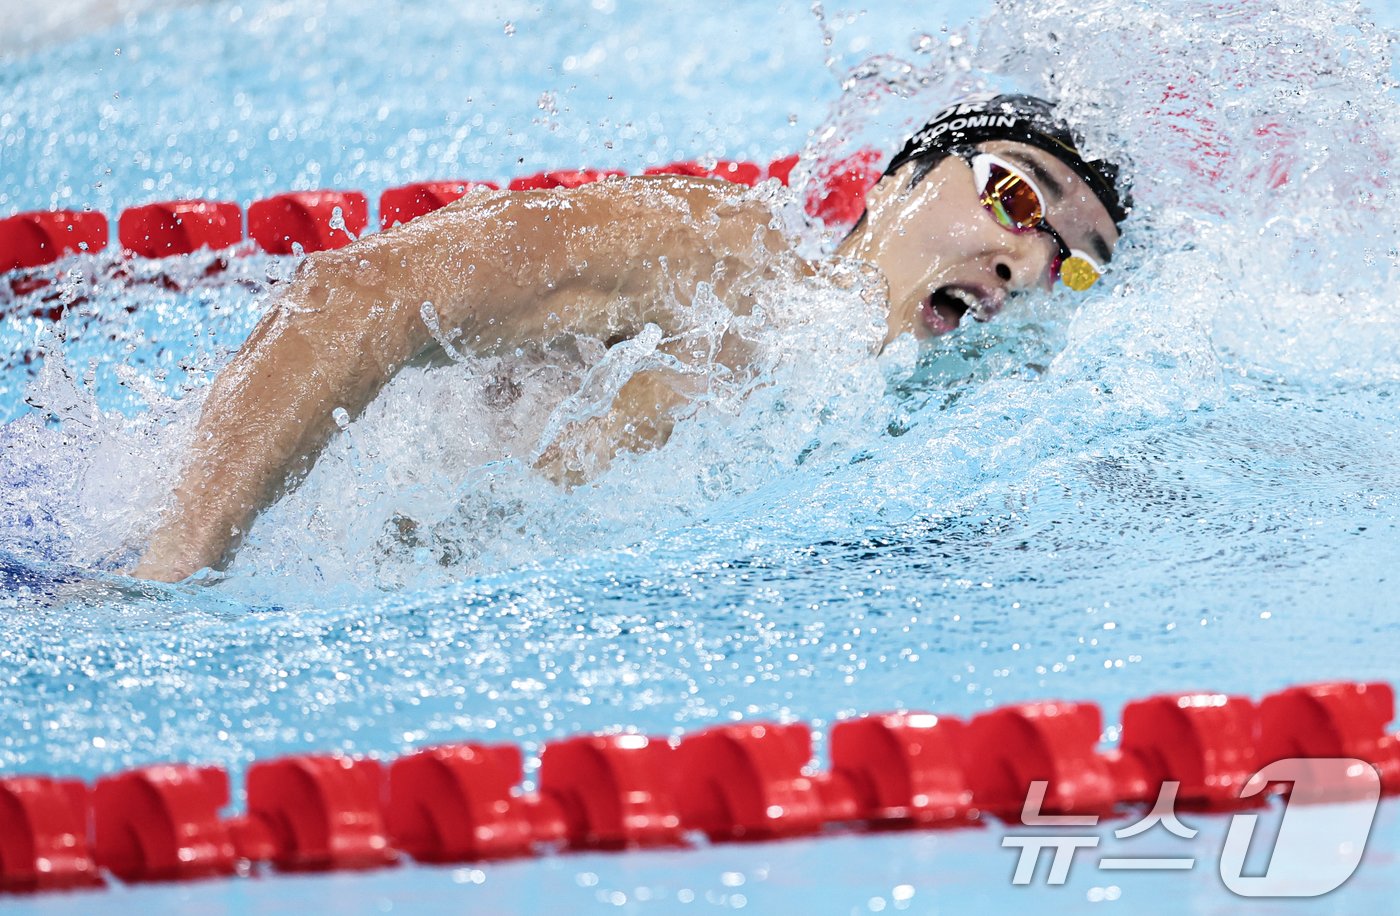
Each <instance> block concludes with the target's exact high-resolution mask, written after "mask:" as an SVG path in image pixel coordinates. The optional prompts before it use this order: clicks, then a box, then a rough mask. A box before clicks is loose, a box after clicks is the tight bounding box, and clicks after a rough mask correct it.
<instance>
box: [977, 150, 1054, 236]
mask: <svg viewBox="0 0 1400 916" xmlns="http://www.w3.org/2000/svg"><path fill="white" fill-rule="evenodd" d="M986 168H987V179H986V181H985V182H984V183H983V185H982V206H984V207H986V208H987V209H988V210H989V211H991V214H992V216H994V217H996V221H997V222H998V223H1000V224H1001V225H1002V226H1003V227H1005V228H1007V229H1015V230H1020V231H1023V232H1024V231H1028V230H1032V229H1038V228H1040V224H1041V223H1042V222H1043V221H1044V219H1045V207H1044V205H1042V204H1041V202H1040V195H1039V194H1037V193H1036V191H1035V187H1034V186H1032V185H1031V183H1030V182H1029V181H1026V180H1025V179H1024V178H1023V177H1022V176H1020V175H1018V174H1017V173H1015V172H1013V171H1011V170H1010V169H1007V168H1006V167H1004V166H1002V165H1000V164H998V163H996V162H989V163H988V164H987V166H986Z"/></svg>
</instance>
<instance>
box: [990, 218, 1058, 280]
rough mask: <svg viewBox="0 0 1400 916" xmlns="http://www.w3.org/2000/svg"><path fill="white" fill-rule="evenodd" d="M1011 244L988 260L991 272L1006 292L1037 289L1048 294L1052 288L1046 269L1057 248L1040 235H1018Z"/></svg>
mask: <svg viewBox="0 0 1400 916" xmlns="http://www.w3.org/2000/svg"><path fill="white" fill-rule="evenodd" d="M1013 238H1014V239H1015V243H1014V244H1011V245H1007V246H1005V247H1003V249H1002V250H1001V251H1000V252H998V253H997V254H996V255H995V256H994V257H993V259H992V269H993V270H994V271H995V273H996V276H997V279H998V280H1000V281H1001V282H1002V284H1003V285H1004V288H1005V289H1006V290H1007V292H1013V293H1014V292H1019V291H1020V290H1023V289H1034V288H1036V287H1039V288H1040V289H1043V290H1045V291H1047V292H1048V291H1049V290H1050V289H1052V288H1053V287H1054V285H1055V278H1054V277H1053V276H1051V273H1050V268H1051V266H1052V265H1053V264H1054V263H1055V256H1056V255H1057V254H1058V253H1059V248H1058V246H1056V245H1055V242H1054V241H1053V240H1052V239H1051V238H1050V237H1049V236H1048V235H1047V234H1046V233H1044V232H1022V233H1017V234H1015V235H1014V236H1013Z"/></svg>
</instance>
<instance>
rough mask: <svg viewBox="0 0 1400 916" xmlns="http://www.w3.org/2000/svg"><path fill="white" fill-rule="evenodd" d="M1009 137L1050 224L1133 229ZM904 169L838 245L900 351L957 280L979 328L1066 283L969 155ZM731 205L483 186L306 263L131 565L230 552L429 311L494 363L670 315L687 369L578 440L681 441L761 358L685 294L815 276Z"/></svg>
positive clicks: (729, 199) (209, 405)
mask: <svg viewBox="0 0 1400 916" xmlns="http://www.w3.org/2000/svg"><path fill="white" fill-rule="evenodd" d="M998 147H1002V149H998V150H997V151H998V152H999V153H1006V154H1008V155H1010V154H1012V153H1015V154H1018V155H1023V156H1027V157H1033V158H1034V159H1035V160H1036V161H1037V162H1038V163H1039V164H1040V165H1041V166H1042V167H1043V168H1044V169H1045V170H1046V171H1047V172H1048V173H1049V174H1050V175H1052V176H1053V177H1054V178H1055V179H1056V181H1057V182H1058V183H1059V190H1060V191H1061V192H1062V193H1060V194H1059V199H1058V200H1057V199H1056V194H1055V192H1054V189H1053V188H1050V187H1047V188H1046V189H1045V190H1046V191H1047V193H1048V194H1049V196H1050V197H1051V198H1052V202H1051V208H1050V211H1049V217H1050V220H1051V222H1052V223H1053V224H1054V225H1055V228H1056V229H1057V230H1058V231H1059V232H1060V233H1061V234H1062V235H1063V236H1065V238H1066V239H1067V240H1069V242H1070V244H1072V245H1076V246H1079V245H1081V244H1085V245H1087V244H1088V243H1087V242H1086V241H1085V239H1086V238H1088V237H1089V236H1090V234H1092V233H1098V234H1099V235H1100V236H1101V237H1102V238H1104V239H1107V242H1108V244H1110V245H1111V244H1112V243H1113V242H1115V241H1116V240H1117V232H1116V230H1115V229H1114V227H1113V222H1112V220H1111V219H1110V218H1109V216H1108V214H1107V212H1106V211H1104V209H1103V207H1102V206H1101V205H1100V204H1099V203H1098V201H1097V199H1096V198H1094V197H1093V195H1092V194H1091V193H1089V191H1088V189H1087V187H1085V186H1084V185H1083V184H1082V182H1080V181H1079V179H1078V178H1077V177H1075V176H1074V175H1073V173H1072V172H1071V171H1070V170H1069V168H1068V167H1067V166H1065V165H1064V164H1063V163H1060V162H1059V161H1058V160H1056V159H1054V158H1053V157H1051V156H1048V155H1046V154H1043V153H1040V152H1039V151H1038V150H1035V149H1034V148H1032V147H1028V146H1024V145H1021V144H1015V143H1008V144H986V148H987V149H997V148H998ZM907 171H908V169H901V170H900V173H897V174H896V175H894V176H890V177H887V178H885V179H883V180H882V181H881V182H880V184H879V185H877V186H876V187H875V188H874V189H872V190H871V192H870V193H869V194H868V195H867V205H868V214H867V219H866V221H865V223H864V224H863V225H862V227H861V228H860V230H859V231H857V232H856V233H854V234H852V235H851V236H850V237H849V238H847V239H846V240H845V242H843V244H842V245H841V247H840V249H839V250H838V252H837V254H838V256H839V257H846V258H856V259H860V260H862V261H866V262H868V263H869V264H871V265H873V266H874V267H875V268H876V270H877V271H878V272H879V274H880V275H881V276H882V277H883V278H884V280H885V284H886V287H887V297H888V301H889V305H890V310H889V333H888V336H887V339H886V342H888V341H889V340H893V339H894V338H895V337H897V336H899V335H900V334H902V333H905V332H913V333H914V334H915V335H916V336H919V337H929V336H932V335H934V334H937V333H942V332H944V331H946V330H950V329H951V328H953V327H956V325H957V321H958V319H959V318H960V317H961V315H953V314H940V310H941V311H942V312H947V308H946V307H941V306H939V305H938V302H941V300H935V301H933V302H931V294H932V293H933V292H934V291H935V290H938V289H939V288H940V287H945V286H946V285H948V284H956V285H957V286H958V287H959V288H966V289H969V290H974V291H975V298H976V300H977V301H978V303H979V305H978V308H976V309H975V310H972V311H973V312H974V317H976V318H979V319H981V320H986V319H988V318H990V317H991V316H992V315H993V314H995V312H996V311H998V310H999V309H1000V308H1001V306H1002V305H1003V303H1004V302H1005V297H1006V295H1007V294H1008V293H1011V292H1015V291H1017V290H1021V289H1033V288H1040V287H1045V286H1047V285H1048V284H1049V282H1050V276H1049V270H1050V264H1051V261H1052V259H1053V257H1054V254H1055V247H1054V245H1053V243H1052V242H1051V241H1050V240H1049V239H1048V237H1046V236H1044V235H1043V234H1041V233H1024V234H1016V233H1011V232H1008V231H1006V230H1004V229H1002V228H1001V227H1000V226H998V225H997V224H996V223H995V222H994V221H993V220H992V219H991V218H990V217H989V216H988V215H987V213H986V211H985V210H984V209H983V208H982V206H981V205H980V203H979V202H978V200H977V196H976V193H975V191H974V189H973V187H972V180H971V178H970V172H969V170H968V167H967V165H966V164H965V163H964V162H963V161H962V160H960V159H957V158H950V159H946V160H944V161H943V162H941V163H940V164H939V165H938V166H937V167H936V168H934V169H933V170H932V171H931V172H929V174H928V175H927V176H926V177H925V178H924V180H923V181H922V182H920V183H919V184H918V185H917V186H916V187H914V188H913V189H912V190H911V189H910V188H909V181H908V178H907V175H905V174H903V173H906V172H907ZM1042 184H1044V182H1042ZM735 195H736V191H735V189H734V187H733V186H732V185H729V184H727V183H724V182H720V181H714V180H705V179H693V178H680V177H661V178H651V179H627V180H620V181H606V182H599V183H596V184H591V185H586V186H584V187H581V188H578V189H575V190H572V191H536V192H515V193H511V192H498V193H489V194H474V195H471V196H469V197H467V198H464V199H463V200H461V201H459V202H457V203H456V204H454V205H452V206H450V207H447V208H444V209H443V210H439V211H437V212H436V213H432V214H429V215H427V216H424V217H421V218H419V219H417V220H415V221H414V222H412V223H411V224H409V225H408V226H404V227H401V228H399V229H397V230H391V231H388V232H383V233H379V234H375V235H369V236H366V237H365V238H363V239H361V240H359V241H357V242H355V243H353V244H351V245H349V246H347V247H345V248H343V249H340V250H339V251H334V252H322V253H318V254H313V255H309V256H308V257H307V258H306V260H305V261H304V262H303V264H302V265H301V267H300V269H299V270H298V272H297V276H296V278H295V280H294V282H293V283H291V284H290V285H289V287H288V288H287V289H286V290H285V291H284V292H282V293H281V294H280V295H279V297H278V298H277V300H276V301H275V302H273V303H272V305H271V306H270V307H269V309H268V311H267V313H266V314H265V315H264V316H263V318H262V320H261V321H259V323H258V325H257V327H256V328H254V330H253V333H252V334H251V335H250V336H249V338H248V340H247V341H246V342H245V343H244V344H243V346H242V348H241V349H240V350H239V351H238V353H237V354H236V355H235V356H234V358H233V359H232V360H231V361H230V362H229V364H228V365H227V366H226V367H224V369H223V370H222V371H221V372H220V373H219V374H218V376H217V377H216V378H215V380H214V383H213V385H212V386H211V389H210V392H209V395H208V397H207V399H206V400H205V403H204V407H203V412H202V414H201V416H200V420H199V424H198V427H197V429H196V433H195V437H194V442H193V444H192V446H191V450H190V454H189V457H188V460H187V463H186V465H185V467H184V470H183V472H182V474H181V476H180V480H179V483H178V484H177V486H176V488H175V491H174V494H173V497H172V500H171V504H170V505H169V506H168V507H167V509H166V511H165V513H164V514H163V515H162V517H161V520H160V523H159V525H158V526H157V529H156V531H155V532H154V534H153V535H152V537H151V539H150V541H149V543H148V545H147V548H146V550H145V552H144V554H143V555H142V557H141V559H140V562H139V563H138V565H137V566H136V568H135V569H134V570H133V571H132V574H133V575H135V576H137V577H140V578H146V579H154V580H159V581H167V582H173V581H178V580H180V579H183V578H185V577H187V576H189V575H190V574H192V573H194V572H196V571H198V570H199V569H202V568H204V567H208V566H218V565H219V564H221V563H224V562H226V561H227V560H228V559H229V557H230V555H231V553H232V551H233V550H234V549H235V548H236V546H237V543H238V541H239V540H240V539H241V537H242V534H243V532H245V531H246V530H247V528H248V526H249V525H250V524H251V523H252V520H253V518H254V517H255V516H256V514H257V513H258V512H259V511H260V510H261V509H262V508H263V507H265V506H266V505H268V504H269V503H270V502H271V501H273V500H274V499H275V498H276V497H277V496H278V495H280V493H281V492H283V491H284V489H285V488H286V486H287V484H288V482H289V480H291V479H294V478H295V476H296V474H297V472H299V471H302V470H304V469H306V468H308V467H309V466H310V465H311V464H312V463H313V462H314V461H315V458H316V455H317V454H318V453H319V451H320V449H321V448H322V446H323V445H324V444H325V442H326V441H327V440H328V439H329V437H330V435H331V432H332V431H333V429H334V428H335V425H334V421H333V419H332V412H333V411H334V410H335V409H336V408H344V409H345V410H346V411H347V412H348V413H349V415H350V416H351V417H354V416H356V415H358V414H359V412H360V411H361V410H363V409H364V407H365V406H366V405H367V404H368V403H369V402H370V401H371V400H372V399H373V398H374V396H375V395H376V394H377V393H378V392H379V390H380V389H381V388H382V387H383V386H384V385H385V384H386V383H387V382H388V381H389V379H391V378H392V377H393V376H394V374H395V373H396V372H398V370H399V369H401V368H402V367H403V366H404V365H405V364H407V363H409V362H410V361H412V360H414V359H415V358H417V357H419V356H421V355H423V354H424V353H425V352H427V351H429V350H431V349H432V348H435V347H438V346H439V344H438V342H437V340H435V339H434V336H433V333H432V331H431V330H430V329H429V323H430V322H433V321H435V323H436V324H437V326H438V330H439V333H440V334H442V335H445V336H446V337H448V338H453V339H455V341H456V343H455V345H456V346H458V347H460V348H464V349H466V350H468V351H471V352H475V353H479V354H483V355H490V354H495V353H501V352H510V351H512V350H513V349H514V348H515V347H517V346H520V345H521V344H523V343H525V342H527V341H530V340H534V339H538V338H539V337H541V336H542V335H544V334H546V333H550V334H570V333H572V334H578V335H586V336H590V337H595V338H598V339H601V340H606V341H621V340H627V339H630V338H633V337H635V336H636V335H638V334H639V333H641V332H642V330H643V328H644V327H646V326H647V325H649V324H651V325H656V326H658V327H659V328H660V329H661V330H662V332H663V342H662V344H661V349H662V350H663V351H664V352H666V353H667V354H668V355H670V356H672V357H674V359H675V364H676V366H678V367H679V369H678V370H677V371H664V372H663V371H655V370H653V371H648V372H643V373H638V374H637V375H636V376H634V377H633V378H632V379H631V380H630V381H629V382H628V383H627V384H626V385H624V386H623V388H622V390H621V391H620V392H619V393H618V395H617V397H616V398H615V399H614V401H613V404H612V407H611V409H610V410H609V411H608V412H607V413H606V414H605V415H604V416H602V417H599V418H597V419H596V420H595V421H592V422H591V423H590V428H589V429H587V430H581V431H577V432H578V433H579V434H580V435H583V436H585V437H586V438H587V440H588V441H589V443H590V448H591V449H593V450H594V451H595V452H596V453H597V454H596V460H595V461H593V462H592V469H594V470H596V469H599V468H601V467H603V466H605V465H606V463H607V460H608V459H609V458H610V457H611V455H612V454H613V453H614V452H616V451H617V450H619V449H628V450H639V449H643V448H648V447H652V446H655V445H657V444H660V443H662V442H664V441H665V440H666V438H667V436H669V434H670V431H671V425H672V423H673V422H674V410H675V408H676V407H677V406H679V405H681V404H684V403H685V402H686V401H687V400H688V399H689V398H690V397H692V396H693V395H694V393H695V390H696V386H697V385H703V379H702V378H701V376H702V373H692V372H687V371H685V369H686V367H687V366H699V365H701V364H702V363H703V362H704V361H705V360H715V361H717V362H720V363H722V364H724V365H727V366H730V367H741V366H742V365H743V364H744V362H745V357H746V354H745V352H744V349H743V347H742V345H741V344H740V343H739V342H738V341H731V340H729V339H727V338H726V339H725V341H724V342H723V344H722V346H721V348H720V352H719V353H710V352H708V349H706V352H704V353H701V352H690V348H691V347H692V346H693V345H692V344H690V343H688V341H690V340H692V339H693V338H690V337H688V336H687V334H686V332H687V331H689V330H692V329H690V328H688V327H687V321H688V319H687V316H686V313H685V311H684V309H683V308H681V307H679V304H684V303H688V302H689V301H690V300H691V298H692V297H693V295H694V293H695V291H696V289H697V285H698V284H699V283H701V282H707V283H712V284H713V285H714V290H715V293H716V295H717V296H718V297H719V299H720V300H721V301H723V302H724V303H725V304H726V305H727V306H728V307H729V308H731V309H733V310H735V311H736V313H742V312H746V311H747V310H748V309H749V308H750V307H751V305H752V302H753V297H754V294H755V291H754V287H755V285H756V284H757V283H760V282H763V281H764V280H767V279H771V278H772V277H775V276H780V275H783V274H784V273H786V274H788V275H793V276H796V275H801V274H807V273H810V272H813V271H815V270H816V269H817V268H818V265H808V264H804V263H803V262H801V261H800V260H798V259H797V258H796V257H794V256H793V255H792V254H791V247H790V242H789V241H788V240H787V239H786V238H784V237H783V236H782V234H781V233H780V232H779V231H777V230H776V229H774V228H772V227H771V225H770V224H771V223H772V222H773V215H772V213H771V212H770V211H769V210H768V209H767V207H766V206H765V205H764V204H763V203H761V202H759V201H756V200H752V199H743V198H737V197H736V196H735ZM424 303H430V305H429V306H428V307H426V309H425V307H424ZM425 315H426V316H427V318H426V320H425ZM536 466H537V467H538V468H539V469H540V470H541V471H543V472H544V473H546V474H548V475H549V476H551V477H553V478H554V479H555V480H558V481H562V482H567V483H576V482H578V480H579V479H580V477H581V476H586V471H587V470H588V469H587V468H585V469H584V470H582V471H581V470H580V468H579V467H578V466H577V465H576V464H567V463H565V462H564V461H563V460H562V456H561V455H560V454H559V453H557V452H549V451H547V452H546V453H545V454H544V455H541V456H540V457H539V460H538V461H537V462H536Z"/></svg>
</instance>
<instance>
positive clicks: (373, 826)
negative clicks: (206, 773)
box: [248, 754, 398, 871]
mask: <svg viewBox="0 0 1400 916" xmlns="http://www.w3.org/2000/svg"><path fill="white" fill-rule="evenodd" d="M383 782H384V773H383V770H382V769H381V768H380V765H379V763H378V762H377V761H374V760H367V759H357V758H352V757H345V756H341V755H339V754H326V755H315V754H308V755H305V756H300V757H283V758H280V759H277V760H271V761H266V762H260V763H255V764H253V765H252V766H251V767H249V768H248V818H249V820H250V821H256V822H258V823H260V824H261V825H262V826H263V827H264V828H265V829H266V831H267V833H268V836H270V838H271V845H272V849H273V853H272V855H271V856H270V857H269V858H270V861H271V862H272V864H273V865H274V866H275V867H276V868H278V869H280V870H282V871H328V870H331V869H363V868H378V867H380V866H384V865H391V864H393V863H394V861H395V860H396V859H397V858H398V853H397V852H396V851H395V850H394V849H393V848H392V847H391V846H390V845H389V838H388V835H387V832H386V830H385V827H384V812H383V799H382V794H383Z"/></svg>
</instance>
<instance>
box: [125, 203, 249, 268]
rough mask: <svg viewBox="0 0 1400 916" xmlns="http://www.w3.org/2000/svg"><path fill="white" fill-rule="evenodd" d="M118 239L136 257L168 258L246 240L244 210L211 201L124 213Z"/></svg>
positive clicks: (133, 210) (156, 205) (161, 204)
mask: <svg viewBox="0 0 1400 916" xmlns="http://www.w3.org/2000/svg"><path fill="white" fill-rule="evenodd" d="M117 238H118V239H119V240H120V241H121V245H122V247H123V248H125V249H126V250H127V251H130V252H131V253H132V254H136V255H140V256H141V257H143V258H164V257H169V256H170V255H176V254H190V253H191V252H194V251H198V250H199V249H201V248H209V249H212V250H215V251H217V250H218V249H220V248H227V247H229V246H230V245H237V244H238V243H239V242H241V241H242V240H243V208H242V207H240V206H238V204H235V203H229V202H221V201H208V200H171V201H165V202H163V203H155V204H146V205H145V206H141V207H131V208H130V209H128V210H124V211H122V215H121V217H120V219H118V220H117Z"/></svg>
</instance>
